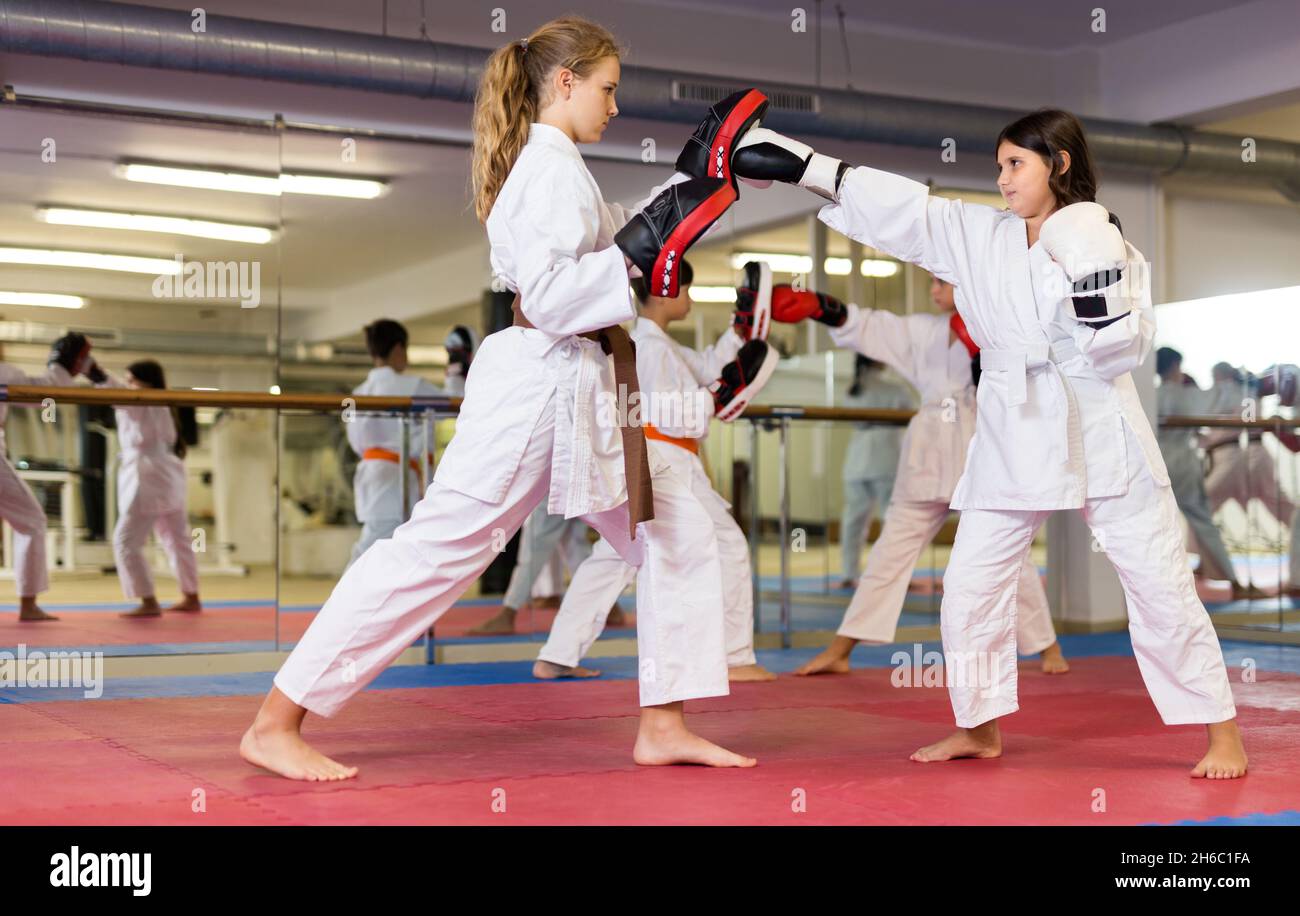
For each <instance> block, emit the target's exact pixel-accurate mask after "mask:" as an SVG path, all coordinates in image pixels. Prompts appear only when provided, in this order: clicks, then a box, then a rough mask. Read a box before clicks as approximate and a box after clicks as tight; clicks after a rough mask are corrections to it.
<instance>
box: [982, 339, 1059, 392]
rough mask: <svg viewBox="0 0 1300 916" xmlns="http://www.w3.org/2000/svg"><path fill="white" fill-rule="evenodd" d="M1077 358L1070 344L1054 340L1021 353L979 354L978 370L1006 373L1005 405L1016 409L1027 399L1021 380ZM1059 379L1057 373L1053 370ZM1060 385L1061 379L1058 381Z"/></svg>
mask: <svg viewBox="0 0 1300 916" xmlns="http://www.w3.org/2000/svg"><path fill="white" fill-rule="evenodd" d="M1078 355H1079V349H1078V347H1076V346H1075V345H1074V341H1072V340H1069V339H1063V340H1057V341H1054V342H1053V343H1050V344H1048V343H1032V344H1028V345H1027V346H1026V347H1025V348H1024V349H1023V350H984V349H981V350H980V369H981V370H992V371H994V372H1006V373H1007V404H1008V405H1009V406H1011V407H1018V406H1020V405H1021V404H1023V403H1025V401H1026V400H1027V399H1028V386H1027V385H1026V382H1025V379H1026V378H1027V377H1028V375H1029V373H1030V372H1034V371H1036V370H1039V369H1042V368H1044V367H1045V366H1049V365H1050V366H1052V367H1053V368H1054V369H1055V368H1056V367H1057V366H1059V365H1060V364H1061V363H1063V362H1066V361H1067V360H1070V359H1073V358H1074V357H1076V356H1078ZM1056 374H1057V375H1060V374H1061V370H1060V369H1056ZM1062 383H1064V378H1063V377H1062Z"/></svg>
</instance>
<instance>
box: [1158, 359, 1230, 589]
mask: <svg viewBox="0 0 1300 916" xmlns="http://www.w3.org/2000/svg"><path fill="white" fill-rule="evenodd" d="M1211 396H1212V393H1211V392H1207V391H1202V390H1201V389H1200V388H1198V387H1197V386H1195V385H1183V384H1180V383H1177V382H1161V384H1160V386H1159V387H1158V388H1157V389H1156V412H1157V414H1158V415H1159V417H1160V418H1161V419H1162V420H1163V419H1164V418H1165V417H1169V416H1202V415H1205V414H1207V413H1209V412H1210V398H1211ZM1156 442H1157V443H1159V445H1160V454H1161V456H1162V457H1163V458H1164V460H1165V468H1166V469H1167V470H1168V471H1169V484H1170V486H1171V487H1172V489H1173V492H1174V500H1175V501H1176V502H1177V503H1178V508H1179V509H1180V510H1182V513H1183V517H1184V518H1185V519H1187V524H1188V525H1189V526H1190V527H1191V529H1192V534H1193V535H1194V536H1195V538H1196V543H1197V545H1198V546H1199V548H1200V551H1201V570H1200V571H1201V574H1202V575H1204V576H1206V577H1207V578H1211V579H1227V580H1229V581H1232V582H1236V581H1237V574H1236V572H1235V571H1234V569H1233V566H1232V556H1231V554H1229V553H1228V548H1227V546H1226V545H1225V544H1224V543H1223V534H1222V533H1221V532H1220V531H1219V526H1218V525H1216V524H1214V513H1213V512H1212V511H1211V510H1210V506H1209V502H1208V501H1207V498H1206V494H1205V470H1204V467H1203V466H1202V464H1201V453H1200V451H1199V450H1198V449H1197V447H1196V430H1194V429H1189V428H1187V427H1173V428H1169V429H1165V428H1161V429H1160V430H1158V431H1157V432H1156Z"/></svg>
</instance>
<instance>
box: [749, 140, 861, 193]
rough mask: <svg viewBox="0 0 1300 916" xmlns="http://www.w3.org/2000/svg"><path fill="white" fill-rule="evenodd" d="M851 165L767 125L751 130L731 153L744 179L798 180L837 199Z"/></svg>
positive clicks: (767, 180)
mask: <svg viewBox="0 0 1300 916" xmlns="http://www.w3.org/2000/svg"><path fill="white" fill-rule="evenodd" d="M848 168H849V166H848V163H845V162H841V161H840V160H838V159H835V158H833V157H831V156H823V155H822V154H821V153H819V152H816V151H815V150H814V149H813V148H812V147H811V146H809V145H808V144H807V143H801V142H800V141H798V140H796V139H794V138H793V137H787V136H785V135H784V134H778V133H777V132H776V131H774V130H768V129H767V128H766V127H754V128H751V129H750V130H749V131H747V132H746V133H745V136H743V137H742V138H741V139H740V142H739V143H737V144H736V151H735V152H734V153H733V154H732V156H731V170H732V171H733V172H734V173H735V174H736V177H737V178H740V179H741V180H742V181H747V182H749V183H751V184H754V183H757V182H763V181H766V182H769V183H770V182H772V181H783V182H786V183H788V184H797V185H798V186H799V187H801V188H807V189H808V190H809V191H812V192H813V193H814V194H818V195H820V196H822V197H825V198H826V199H827V200H830V201H834V202H835V203H839V189H840V182H841V181H843V180H844V173H845V172H846V171H848Z"/></svg>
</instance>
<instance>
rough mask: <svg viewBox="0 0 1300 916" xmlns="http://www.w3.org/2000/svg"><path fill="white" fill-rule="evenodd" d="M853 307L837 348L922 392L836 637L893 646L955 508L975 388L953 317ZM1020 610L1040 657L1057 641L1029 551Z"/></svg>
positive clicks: (1022, 629)
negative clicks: (880, 523)
mask: <svg viewBox="0 0 1300 916" xmlns="http://www.w3.org/2000/svg"><path fill="white" fill-rule="evenodd" d="M848 308H849V317H848V320H846V321H845V322H844V324H843V326H841V327H838V328H831V329H830V332H831V340H832V341H834V342H835V345H836V346H839V347H845V348H847V349H852V350H856V351H857V352H859V353H861V354H863V355H864V356H869V357H871V358H872V359H875V360H879V361H880V362H882V363H884V364H885V365H887V366H890V367H891V368H893V369H894V371H895V372H897V373H898V374H899V375H901V376H902V377H903V378H905V379H906V380H907V381H908V382H909V383H910V384H911V385H912V386H913V387H914V388H916V390H917V391H918V392H920V394H921V407H920V409H919V410H917V412H916V416H914V417H913V418H912V419H911V420H910V421H909V422H908V424H907V430H906V432H905V433H904V434H903V445H902V457H901V460H900V462H899V465H898V476H897V478H896V480H895V484H894V497H893V499H892V500H891V502H890V504H889V508H888V510H887V511H886V512H885V524H884V527H883V528H882V529H881V532H880V537H879V538H877V539H876V543H875V545H874V546H873V547H872V548H871V552H870V553H869V554H867V567H866V569H865V570H864V571H863V573H862V578H861V579H860V580H859V581H858V587H857V589H856V590H855V591H854V592H853V598H852V599H851V600H850V601H849V606H848V608H847V609H846V610H845V612H844V620H843V622H842V623H841V624H840V628H839V631H838V635H840V636H847V637H849V638H851V639H857V640H860V641H862V642H868V643H889V642H893V641H894V638H895V633H896V631H897V630H898V618H899V615H900V614H902V612H903V601H904V599H905V598H906V597H907V587H908V585H909V584H910V583H911V581H912V571H913V570H914V569H915V568H916V561H917V560H918V559H919V558H920V556H921V553H922V552H923V551H924V550H925V548H926V545H928V544H929V543H930V541H932V540H934V536H935V535H936V534H938V532H939V529H940V528H941V527H943V523H944V521H945V520H946V519H947V518H948V513H949V511H951V510H950V505H949V504H950V502H951V501H952V493H953V490H954V489H955V488H956V486H957V480H958V479H959V478H960V477H961V472H962V467H963V466H964V465H965V463H966V452H967V450H968V448H969V447H970V441H971V437H972V436H973V435H974V434H975V384H974V381H973V379H972V378H971V366H970V354H969V353H968V352H967V350H966V346H965V345H964V344H963V343H962V342H961V341H960V340H954V341H951V342H950V336H951V334H950V331H949V328H948V321H949V319H948V316H947V315H935V314H918V315H906V316H904V315H895V314H894V313H892V312H887V311H883V310H877V309H863V308H859V307H858V306H856V305H850V306H849V307H848ZM949 568H950V569H951V567H949ZM945 581H946V580H945ZM1017 604H1018V611H1019V613H1018V615H1017V617H1016V636H1017V640H1016V641H1017V647H1018V649H1019V651H1021V652H1023V653H1025V654H1026V655H1033V654H1036V653H1038V652H1041V651H1043V650H1044V649H1046V648H1047V647H1048V646H1050V645H1051V644H1052V643H1054V642H1055V641H1056V631H1055V630H1054V628H1053V627H1052V617H1051V612H1050V611H1049V609H1048V606H1047V593H1046V592H1045V591H1044V590H1043V582H1042V579H1040V578H1039V576H1038V567H1037V566H1036V565H1035V564H1034V562H1033V559H1032V558H1031V557H1030V556H1029V554H1028V552H1026V554H1025V557H1024V559H1023V561H1022V563H1021V569H1020V580H1019V594H1018V599H1017Z"/></svg>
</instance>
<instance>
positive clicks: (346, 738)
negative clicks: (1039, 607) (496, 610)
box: [0, 657, 1300, 824]
mask: <svg viewBox="0 0 1300 916" xmlns="http://www.w3.org/2000/svg"><path fill="white" fill-rule="evenodd" d="M1072 665H1073V666H1074V670H1073V671H1072V672H1071V673H1070V674H1069V675H1066V676H1064V677H1047V676H1044V675H1041V674H1038V673H1036V672H1035V671H1034V670H1033V666H1032V665H1026V666H1025V668H1024V669H1023V675H1022V678H1021V690H1020V697H1021V711H1020V712H1019V713H1017V714H1015V715H1013V716H1010V717H1008V718H1007V719H1006V720H1005V723H1004V725H1005V727H1004V737H1005V754H1004V756H1003V757H1002V758H1001V759H999V760H991V761H956V762H951V763H945V764H915V763H912V762H910V761H909V760H908V759H907V756H908V754H909V753H910V752H911V751H912V750H914V749H915V748H916V747H918V746H919V745H921V744H924V743H928V742H929V741H932V740H934V739H935V738H936V737H939V736H942V735H943V734H946V733H947V731H948V730H949V729H950V728H951V722H952V719H951V709H950V707H949V705H948V698H947V694H946V692H945V691H943V690H941V689H934V688H929V689H926V688H897V687H893V686H891V684H890V677H889V674H890V672H889V671H888V670H884V669H869V670H862V671H857V672H854V673H853V674H851V675H847V676H829V677H818V678H795V677H792V676H783V677H782V678H780V679H779V680H778V681H776V682H774V683H771V684H743V685H738V686H737V688H736V689H735V690H734V691H733V692H732V695H731V696H729V697H722V698H717V699H713V700H708V701H698V702H692V703H688V704H687V707H688V712H689V715H690V721H691V723H692V725H693V727H694V728H695V729H696V730H697V731H698V732H699V733H700V734H702V735H704V736H706V737H708V738H710V739H713V740H715V741H718V742H720V743H723V744H725V745H727V746H730V747H733V748H735V749H737V750H740V751H743V752H745V753H747V754H752V755H754V756H756V757H758V758H759V766H758V767H757V768H755V769H753V770H748V771H715V770H707V769H703V768H695V767H672V768H662V769H658V768H640V767H637V766H635V765H634V764H633V763H632V761H631V747H632V742H633V740H634V738H635V734H636V725H637V720H636V712H637V710H636V706H635V703H636V685H635V683H633V682H631V681H603V682H602V681H595V682H592V681H586V682H563V683H554V682H552V683H537V684H517V685H499V686H474V687H439V688H421V689H401V690H372V691H367V692H365V693H363V694H361V695H360V696H359V697H357V699H356V700H355V701H354V702H353V703H351V704H350V705H349V706H348V707H347V709H345V710H344V711H343V712H342V713H341V714H340V715H339V716H337V717H336V718H335V719H333V720H329V721H320V720H313V721H312V722H311V726H310V728H309V730H308V735H309V737H310V738H312V739H314V740H315V741H316V742H317V743H318V746H319V747H320V748H321V749H322V750H324V751H325V752H326V753H332V754H335V755H337V756H338V757H340V758H341V759H343V760H344V761H345V762H349V763H354V764H356V765H358V766H360V767H361V775H360V776H359V777H358V778H357V779H356V780H353V781H349V782H345V783H334V784H328V785H305V784H302V783H293V782H290V781H288V780H283V779H279V778H276V777H273V776H271V775H269V774H265V773H262V772H260V771H258V770H254V769H253V768H251V767H248V766H246V765H244V764H243V763H242V762H241V761H240V760H239V759H238V757H237V756H236V752H235V751H236V745H237V743H238V739H239V735H240V733H241V732H242V730H243V728H244V727H245V726H246V725H247V723H248V722H249V720H250V719H251V717H252V715H253V713H254V712H255V711H256V709H257V706H258V704H259V702H260V699H259V698H257V697H191V698H167V699H136V700H98V701H89V700H86V701H71V702H53V703H33V704H27V705H10V704H6V705H0V735H3V738H2V739H0V740H3V741H4V742H6V743H8V744H9V745H10V752H9V753H8V755H7V757H6V761H7V762H6V765H5V767H3V768H0V792H3V793H4V794H3V797H4V798H5V799H6V804H5V806H4V811H3V813H0V820H3V821H4V822H5V823H15V824H28V823H32V824H35V823H73V824H76V823H168V824H170V823H208V824H218V823H231V824H237V823H265V824H305V823H357V824H369V823H451V824H462V823H463V824H471V823H472V824H544V823H564V824H607V823H613V824H623V823H654V824H673V823H684V824H695V823H699V824H712V823H721V824H859V823H862V824H968V823H999V824H1003V823H1005V824H1023V823H1043V824H1134V823H1149V822H1169V821H1177V820H1186V819H1205V818H1211V817H1219V816H1234V815H1244V814H1250V813H1272V812H1277V811H1285V810H1295V809H1298V808H1300V758H1298V757H1297V755H1296V753H1295V747H1296V745H1297V743H1298V742H1300V678H1297V677H1295V676H1292V675H1281V674H1273V673H1265V674H1262V675H1261V676H1260V680H1259V681H1258V682H1257V683H1249V684H1242V683H1237V684H1234V692H1235V695H1236V698H1237V703H1238V708H1239V713H1240V722H1241V726H1242V730H1243V732H1244V733H1245V736H1246V742H1247V750H1248V752H1249V753H1250V755H1251V773H1250V775H1249V776H1248V777H1247V778H1246V779H1244V780H1237V781H1232V782H1206V781H1203V780H1192V779H1190V778H1188V776H1187V772H1188V770H1189V769H1190V768H1191V766H1192V764H1194V763H1195V761H1196V760H1197V758H1198V757H1199V755H1200V752H1201V750H1202V747H1203V741H1204V737H1203V731H1202V729H1200V728H1198V727H1190V726H1189V727H1178V728H1166V727H1164V726H1163V725H1162V724H1161V723H1160V721H1159V718H1158V717H1157V716H1156V715H1155V712H1154V710H1153V708H1152V706H1151V701H1150V699H1149V698H1148V697H1147V696H1146V693H1145V691H1144V690H1143V688H1142V685H1141V680H1140V678H1139V677H1138V675H1137V671H1136V664H1135V662H1134V660H1133V659H1132V658H1131V657H1127V658H1126V657H1104V658H1080V659H1075V660H1073V661H1072ZM195 789H202V790H204V792H206V796H207V811H206V812H203V813H202V814H198V813H194V812H193V811H191V804H192V797H193V792H194V790H195ZM496 790H503V791H504V793H505V794H504V800H505V806H506V810H505V812H504V813H502V812H498V811H494V810H493V802H494V800H495V801H497V802H498V804H499V802H500V799H501V798H502V796H501V794H500V792H496ZM494 792H496V794H495V795H494ZM1099 793H1102V795H1099ZM1098 797H1104V799H1105V811H1101V812H1094V811H1093V805H1094V800H1095V799H1097V798H1098ZM800 806H802V810H797V809H798V808H799V807H800Z"/></svg>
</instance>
